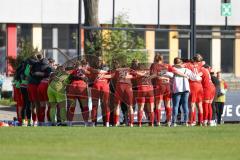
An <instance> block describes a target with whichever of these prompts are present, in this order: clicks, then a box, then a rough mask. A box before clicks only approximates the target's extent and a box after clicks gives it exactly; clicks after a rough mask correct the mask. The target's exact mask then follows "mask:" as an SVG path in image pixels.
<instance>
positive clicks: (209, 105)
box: [208, 103, 212, 121]
mask: <svg viewBox="0 0 240 160" xmlns="http://www.w3.org/2000/svg"><path fill="white" fill-rule="evenodd" d="M208 120H209V121H211V120H212V104H211V103H209V104H208Z"/></svg>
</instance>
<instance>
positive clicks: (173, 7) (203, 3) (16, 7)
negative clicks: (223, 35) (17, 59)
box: [0, 0, 240, 26]
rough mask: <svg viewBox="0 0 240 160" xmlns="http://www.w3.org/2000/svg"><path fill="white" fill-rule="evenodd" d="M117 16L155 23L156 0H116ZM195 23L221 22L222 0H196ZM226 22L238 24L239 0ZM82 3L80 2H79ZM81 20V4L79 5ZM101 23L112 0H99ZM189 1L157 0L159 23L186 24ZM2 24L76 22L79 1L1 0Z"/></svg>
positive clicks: (107, 18) (108, 20) (108, 17)
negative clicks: (158, 3)
mask: <svg viewBox="0 0 240 160" xmlns="http://www.w3.org/2000/svg"><path fill="white" fill-rule="evenodd" d="M115 2H116V4H115V13H116V15H118V14H121V13H126V14H127V15H128V17H129V21H130V22H131V23H134V24H146V25H155V24H157V0H115ZM196 2H197V7H196V9H197V12H196V16H197V24H198V25H213V26H215V25H224V24H225V20H224V17H221V16H220V7H221V0H196ZM231 2H232V7H233V8H232V10H233V15H232V16H231V17H230V18H229V25H240V12H239V11H238V9H239V8H240V1H239V0H231ZM82 4H83V3H82ZM82 14H83V15H82V17H83V18H82V22H84V6H82ZM99 19H100V23H111V22H112V0H100V1H99ZM189 19H190V0H160V24H162V25H189V23H190V21H189ZM0 22H1V23H44V24H47V23H48V24H77V23H78V0H21V1H20V0H1V1H0Z"/></svg>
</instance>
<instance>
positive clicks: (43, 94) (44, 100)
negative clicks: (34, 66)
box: [37, 64, 52, 126]
mask: <svg viewBox="0 0 240 160" xmlns="http://www.w3.org/2000/svg"><path fill="white" fill-rule="evenodd" d="M42 70H43V73H44V77H43V79H42V80H41V82H40V84H39V85H38V89H37V91H38V100H39V103H40V106H39V109H38V112H37V117H38V125H39V126H44V125H45V124H44V121H45V110H46V107H47V109H48V112H47V118H48V120H49V121H50V118H49V109H50V106H49V103H48V95H47V90H48V83H49V76H50V74H51V72H52V68H51V67H50V66H49V65H48V64H47V65H43V66H42Z"/></svg>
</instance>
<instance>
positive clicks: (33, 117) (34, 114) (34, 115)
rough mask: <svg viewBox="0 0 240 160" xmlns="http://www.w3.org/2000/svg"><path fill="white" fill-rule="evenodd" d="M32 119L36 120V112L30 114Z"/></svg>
mask: <svg viewBox="0 0 240 160" xmlns="http://www.w3.org/2000/svg"><path fill="white" fill-rule="evenodd" d="M32 120H33V122H36V121H37V114H36V113H33V114H32Z"/></svg>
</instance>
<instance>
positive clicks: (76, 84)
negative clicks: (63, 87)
mask: <svg viewBox="0 0 240 160" xmlns="http://www.w3.org/2000/svg"><path fill="white" fill-rule="evenodd" d="M67 98H68V99H77V98H84V99H88V90H87V83H86V82H84V81H82V80H79V81H73V82H72V83H71V84H69V85H68V86H67Z"/></svg>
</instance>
